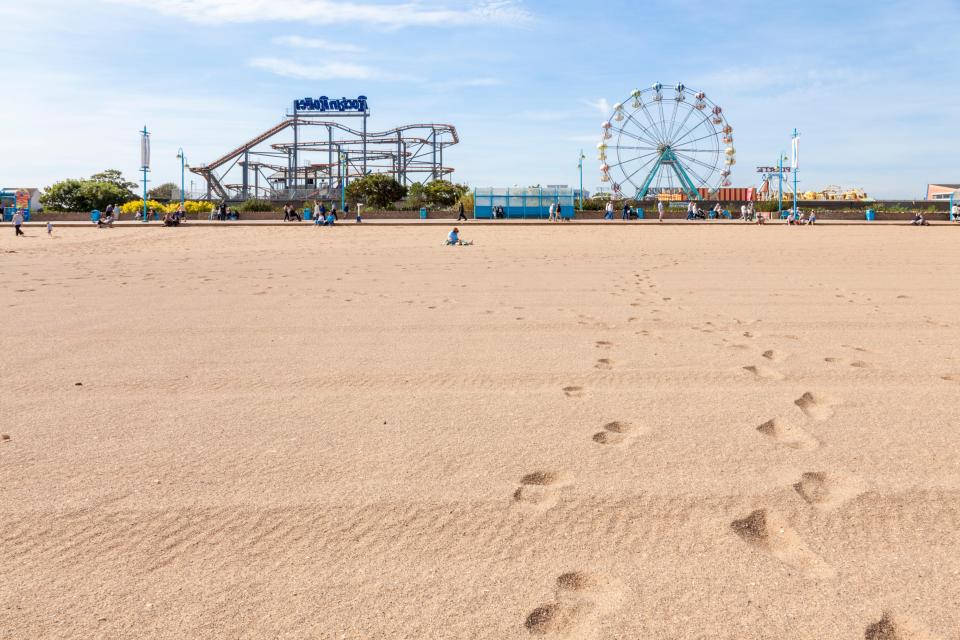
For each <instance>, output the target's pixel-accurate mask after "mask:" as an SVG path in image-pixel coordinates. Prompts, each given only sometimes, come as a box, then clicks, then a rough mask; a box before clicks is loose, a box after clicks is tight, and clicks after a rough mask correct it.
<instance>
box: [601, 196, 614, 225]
mask: <svg viewBox="0 0 960 640" xmlns="http://www.w3.org/2000/svg"><path fill="white" fill-rule="evenodd" d="M604 211H605V213H604V214H603V219H604V220H613V200H609V201H608V202H607V206H606V207H604Z"/></svg>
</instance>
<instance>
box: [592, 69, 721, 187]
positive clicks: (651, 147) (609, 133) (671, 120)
mask: <svg viewBox="0 0 960 640" xmlns="http://www.w3.org/2000/svg"><path fill="white" fill-rule="evenodd" d="M602 129H603V137H602V139H601V140H600V143H599V144H598V145H597V152H598V153H597V159H598V160H600V162H601V166H600V172H601V175H600V180H601V182H604V183H609V184H610V190H611V192H612V193H613V194H614V196H615V197H624V196H627V197H630V196H632V197H634V198H635V199H637V200H642V199H644V198H646V197H647V195H657V196H659V195H660V194H677V195H678V196H679V197H686V198H690V199H694V200H699V199H702V198H703V197H704V193H707V194H710V193H713V192H715V191H717V190H718V189H719V188H720V187H729V186H730V173H731V170H732V168H733V165H735V164H736V163H737V159H736V153H737V152H736V149H734V147H733V127H731V126H730V123H729V122H727V117H726V115H725V114H724V112H723V109H721V108H720V106H719V105H716V104H714V103H713V102H711V101H710V100H709V99H707V96H706V94H705V93H703V92H702V91H694V90H692V89H688V88H687V87H686V86H684V85H683V84H682V83H681V84H677V85H676V86H673V87H668V86H664V85H663V84H661V83H659V82H658V83H657V84H655V85H653V86H652V87H649V88H647V89H634V90H633V91H632V92H631V93H630V97H629V98H628V99H627V100H625V101H623V102H619V103H617V104H615V105H613V114H612V115H611V117H610V118H609V119H608V120H607V121H606V122H604V123H603V125H602ZM611 174H612V175H611Z"/></svg>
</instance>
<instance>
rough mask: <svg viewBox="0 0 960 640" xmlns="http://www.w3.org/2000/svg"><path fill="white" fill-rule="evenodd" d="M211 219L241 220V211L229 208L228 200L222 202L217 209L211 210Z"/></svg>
mask: <svg viewBox="0 0 960 640" xmlns="http://www.w3.org/2000/svg"><path fill="white" fill-rule="evenodd" d="M210 219H211V220H220V221H224V220H239V219H240V213H239V212H238V211H237V210H236V209H228V208H227V203H226V202H221V203H220V204H219V205H218V206H217V208H216V209H214V210H213V211H211V212H210Z"/></svg>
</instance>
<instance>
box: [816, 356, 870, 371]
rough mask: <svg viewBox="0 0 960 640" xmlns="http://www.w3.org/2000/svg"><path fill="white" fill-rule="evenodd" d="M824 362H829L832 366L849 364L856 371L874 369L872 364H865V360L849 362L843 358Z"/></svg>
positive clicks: (829, 359) (827, 359)
mask: <svg viewBox="0 0 960 640" xmlns="http://www.w3.org/2000/svg"><path fill="white" fill-rule="evenodd" d="M823 361H824V362H829V363H830V364H847V365H849V366H851V367H853V368H854V369H869V368H871V367H873V365H872V364H870V363H869V362H865V361H864V360H850V361H847V360H845V359H843V358H824V359H823Z"/></svg>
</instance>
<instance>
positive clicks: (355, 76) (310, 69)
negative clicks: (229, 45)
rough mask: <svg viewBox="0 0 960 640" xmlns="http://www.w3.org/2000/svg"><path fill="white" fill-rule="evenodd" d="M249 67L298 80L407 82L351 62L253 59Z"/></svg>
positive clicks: (406, 78)
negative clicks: (313, 62) (307, 62)
mask: <svg viewBox="0 0 960 640" xmlns="http://www.w3.org/2000/svg"><path fill="white" fill-rule="evenodd" d="M250 66H251V67H253V68H255V69H263V70H264V71H269V72H270V73H275V74H277V75H278V76H284V77H285V78H296V79H298V80H337V79H339V80H409V79H410V78H408V77H406V76H399V75H391V74H389V73H386V72H384V71H381V70H380V69H375V68H374V67H369V66H366V65H362V64H354V63H352V62H337V61H322V62H318V63H316V64H304V63H302V62H294V61H292V60H284V59H282V58H254V59H253V60H251V61H250Z"/></svg>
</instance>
